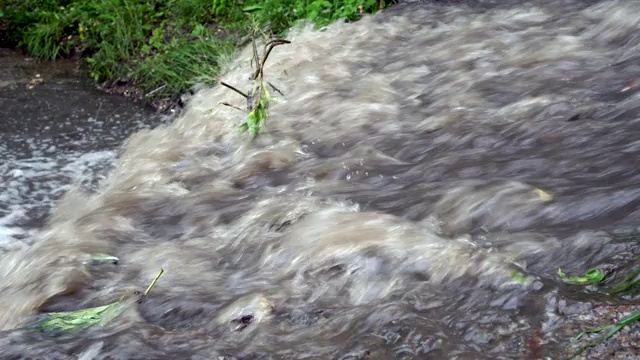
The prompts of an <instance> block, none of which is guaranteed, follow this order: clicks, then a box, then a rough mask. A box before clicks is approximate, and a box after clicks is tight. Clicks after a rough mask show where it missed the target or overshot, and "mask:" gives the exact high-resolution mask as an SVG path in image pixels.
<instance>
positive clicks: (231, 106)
mask: <svg viewBox="0 0 640 360" xmlns="http://www.w3.org/2000/svg"><path fill="white" fill-rule="evenodd" d="M220 104H222V105H225V106H228V107H230V108H234V109H236V110H240V111H242V112H246V111H245V110H244V109H242V108H241V107H239V106H236V105H233V104H229V103H228V102H221V103H220Z"/></svg>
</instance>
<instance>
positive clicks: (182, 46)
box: [0, 0, 395, 100]
mask: <svg viewBox="0 0 640 360" xmlns="http://www.w3.org/2000/svg"><path fill="white" fill-rule="evenodd" d="M394 2H395V1H379V0H338V1H326V0H315V1H310V0H264V1H258V0H244V1H243V0H239V1H233V0H0V9H2V13H1V14H0V17H1V19H2V22H3V31H4V32H5V36H6V37H8V38H9V39H8V40H9V42H10V43H11V44H12V45H13V46H16V47H19V48H22V49H24V50H26V51H27V52H28V53H29V54H31V55H32V56H35V57H38V58H41V59H49V60H55V59H58V58H62V57H70V56H78V57H81V58H84V59H85V60H86V62H87V64H88V67H89V72H90V75H91V77H92V78H93V79H94V80H95V81H96V82H99V83H102V84H103V85H106V86H107V87H109V86H111V85H115V84H126V85H127V86H129V87H135V88H137V89H139V90H140V91H141V92H142V93H144V94H145V95H146V96H145V97H146V98H147V99H149V100H152V99H154V98H166V97H177V96H178V95H179V94H180V93H182V92H184V91H185V90H187V89H188V88H189V87H190V86H192V85H193V84H195V83H196V82H205V83H207V82H211V83H212V82H213V81H214V80H215V79H216V78H217V77H218V75H219V71H220V62H221V60H222V59H224V58H226V57H227V56H229V55H231V54H232V53H233V52H234V48H235V46H236V45H239V44H240V43H242V42H243V41H245V40H243V39H246V38H247V35H248V28H250V27H251V26H254V27H257V28H258V30H260V31H261V32H266V33H270V34H272V35H279V36H282V35H284V34H285V33H286V32H287V30H288V29H289V28H291V27H292V26H295V25H296V24H297V23H299V22H300V21H311V22H313V23H315V24H316V25H317V26H318V27H320V26H324V25H327V24H329V23H331V22H333V21H336V20H338V19H346V20H347V21H353V20H357V19H358V18H360V17H361V16H362V15H363V14H365V13H372V12H375V11H377V10H378V9H380V8H384V7H387V6H389V5H391V4H392V3H394ZM248 15H249V16H248ZM223 39H224V40H223Z"/></svg>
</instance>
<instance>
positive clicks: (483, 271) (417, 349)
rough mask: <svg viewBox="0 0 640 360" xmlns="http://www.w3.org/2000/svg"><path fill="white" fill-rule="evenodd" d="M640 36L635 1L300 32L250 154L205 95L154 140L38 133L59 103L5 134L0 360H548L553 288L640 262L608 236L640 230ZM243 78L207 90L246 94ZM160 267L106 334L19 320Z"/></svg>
mask: <svg viewBox="0 0 640 360" xmlns="http://www.w3.org/2000/svg"><path fill="white" fill-rule="evenodd" d="M639 29H640V2H636V1H623V0H608V1H577V0H576V1H573V0H534V1H528V2H521V1H511V2H510V1H468V2H462V1H460V2H457V1H444V2H439V1H432V2H418V3H413V4H402V5H397V6H395V7H393V8H391V9H389V10H385V11H382V12H380V13H378V14H376V15H374V16H368V17H365V18H364V19H362V20H360V21H358V22H356V23H351V24H345V23H337V24H333V25H331V26H329V27H327V28H325V29H322V30H320V31H312V29H305V30H298V31H293V32H292V33H291V34H290V35H289V40H291V44H288V45H282V46H279V47H277V48H275V49H274V50H273V52H272V53H271V55H270V57H269V59H268V62H267V66H266V68H265V76H266V78H267V80H269V81H270V82H271V83H272V84H273V85H275V86H276V87H277V88H278V89H279V90H281V91H282V93H283V96H282V98H283V101H281V102H278V103H274V104H273V105H272V107H271V112H270V117H269V120H268V122H267V129H266V131H265V132H264V133H263V134H262V135H260V136H259V137H258V138H257V139H256V140H255V141H253V142H251V141H249V139H248V138H247V137H246V136H244V135H241V134H239V132H238V131H237V127H238V125H239V124H240V123H241V122H242V121H243V120H244V117H245V116H246V115H245V114H243V113H242V112H240V111H238V110H236V109H233V108H231V107H227V106H223V105H221V102H228V103H232V104H235V105H237V106H244V104H243V99H242V98H240V97H239V96H238V95H237V94H235V93H234V92H232V91H230V90H229V89H227V88H225V87H222V86H215V87H210V88H201V89H199V90H198V91H196V92H195V93H194V94H192V95H191V96H190V98H189V99H188V101H187V105H186V107H185V109H184V110H183V111H182V112H180V113H179V114H178V115H176V116H175V117H173V118H171V119H170V121H169V122H166V123H161V124H160V125H158V126H156V127H153V128H152V129H151V128H149V129H144V128H145V127H148V126H150V125H154V126H155V125H156V124H158V123H159V120H158V119H157V118H154V117H150V116H148V115H143V114H142V113H137V112H135V109H134V110H131V112H130V113H127V114H125V115H124V117H122V116H121V119H120V121H121V122H126V123H127V124H129V125H128V126H126V127H125V126H123V127H119V125H118V122H117V121H118V119H114V118H111V117H109V116H108V115H107V114H105V112H102V113H98V112H97V111H96V113H95V114H86V115H82V114H81V115H78V116H81V117H82V116H84V117H86V118H89V117H90V118H91V119H92V121H90V122H87V124H88V125H87V127H86V128H77V126H74V125H73V121H68V122H58V121H57V119H53V118H51V117H49V118H47V113H52V112H54V113H56V112H57V113H58V114H60V111H64V109H65V107H64V106H63V107H62V108H61V109H58V110H55V109H54V110H52V109H51V108H50V107H49V108H47V109H43V110H42V113H25V114H21V115H20V117H18V118H17V123H16V124H13V125H11V124H9V125H8V124H7V123H2V124H0V126H3V127H7V129H6V130H5V129H3V131H4V133H3V135H2V136H3V137H4V138H3V143H2V144H0V153H2V154H3V157H4V160H3V163H2V164H1V165H0V180H1V181H2V183H3V188H2V190H1V191H0V206H1V207H0V210H1V211H2V213H1V215H2V217H1V218H0V226H1V227H0V229H1V231H0V245H2V247H3V248H4V255H3V258H2V261H1V262H0V329H1V330H3V334H2V337H1V339H0V357H2V358H7V359H19V358H33V359H44V358H47V359H76V358H79V359H235V358H237V359H445V358H447V359H484V358H500V359H524V358H532V359H533V358H535V359H537V358H545V357H548V358H553V359H558V358H566V349H565V348H564V345H565V343H566V342H567V341H568V340H569V339H570V337H571V336H573V335H575V331H576V329H577V327H580V326H583V325H581V324H578V325H576V320H575V318H572V317H571V316H570V315H572V314H573V313H580V312H582V313H584V312H585V311H587V310H589V309H590V308H589V306H590V305H588V304H585V303H584V302H580V301H577V302H575V301H576V300H575V294H572V293H571V291H568V290H567V287H566V286H564V285H563V284H562V283H561V282H560V281H559V280H558V277H557V274H556V272H557V270H558V268H562V269H563V270H565V271H566V272H571V273H582V272H584V271H585V270H587V269H589V268H591V267H594V266H601V267H608V268H616V267H620V266H622V265H624V264H626V263H627V262H629V261H630V259H632V258H633V257H634V256H636V255H637V254H638V253H639V252H640V249H638V246H637V244H636V241H635V240H629V239H627V240H620V239H618V238H616V237H615V236H613V235H612V233H613V232H614V231H618V230H619V229H625V228H628V227H633V226H636V225H637V224H638V222H639V220H640V219H639V218H640V190H639V189H638V184H639V181H640V172H638V170H637V168H636V167H637V166H638V160H637V158H635V156H636V155H637V154H638V151H640V140H639V139H640V105H639V104H640V102H639V100H640V92H639V91H638V90H639V89H640V87H638V84H640V82H638V80H640V63H639V62H638V61H639V60H640V32H639V31H638V30H639ZM250 58H251V51H250V49H249V48H247V49H245V50H244V51H242V52H241V53H240V54H238V56H237V57H236V59H235V60H234V61H233V62H231V63H230V64H229V65H228V68H227V71H226V72H225V73H224V74H223V76H222V80H223V81H225V82H226V83H229V84H233V85H234V86H236V87H239V88H241V89H245V90H247V89H249V88H250V86H251V82H250V81H249V79H248V78H249V75H250V74H251V68H250ZM51 91H52V92H53V93H52V94H50V95H48V97H49V98H51V97H53V96H64V98H65V99H68V101H67V102H66V106H67V107H68V108H72V107H73V103H72V102H73V101H78V102H85V101H90V99H89V98H87V95H86V94H84V93H78V94H77V95H76V94H73V93H68V92H67V93H64V94H62V95H56V90H55V88H52V90H51ZM276 95H277V94H276ZM2 96H9V95H7V94H5V93H3V95H2ZM25 101H38V99H37V98H33V99H31V98H29V99H26V100H25ZM50 102H51V101H50V100H49V101H48V102H47V101H43V103H42V106H43V107H47V106H48V105H47V104H49V103H50ZM62 103H63V104H64V102H62ZM92 108H94V109H100V108H101V105H99V104H95V105H94V106H93V107H92ZM132 109H133V108H132ZM0 111H2V110H1V109H0ZM107 113H108V112H107ZM5 116H7V117H10V114H9V115H5ZM30 116H36V117H38V118H40V119H42V122H41V124H42V126H43V128H42V129H41V130H42V133H38V134H39V135H36V136H34V135H33V132H26V133H24V134H23V132H21V131H19V130H18V129H19V128H20V126H21V122H22V120H21V119H23V118H24V119H27V118H29V117H30ZM13 118H16V117H15V116H13ZM24 122H25V123H27V121H26V120H24ZM132 123H133V124H139V125H136V126H131V124H132ZM45 126H46V128H45ZM55 126H60V127H62V128H64V129H63V130H60V131H59V132H52V131H51V128H54V127H55ZM120 128H122V129H127V130H126V131H125V130H122V131H120V132H118V131H115V134H116V135H117V136H114V135H113V134H114V129H120ZM131 131H135V132H134V133H133V134H131V136H129V133H130V132H131ZM54 133H55V134H54ZM42 134H53V135H50V136H49V135H47V136H45V135H42ZM58 134H66V135H65V137H64V140H60V141H57V140H56V138H55V137H56V136H58ZM74 135H76V137H75V138H74V137H73V136H74ZM69 136H71V138H69ZM110 137H111V139H110ZM125 138H126V141H125V142H124V144H123V145H122V146H121V147H118V146H117V144H118V142H119V141H121V140H123V139H125ZM97 253H103V254H110V255H112V256H116V257H118V258H119V259H120V261H119V263H118V264H117V265H111V264H102V265H91V263H90V262H88V261H87V260H88V258H89V256H90V255H91V254H97ZM161 268H162V269H164V271H165V272H164V274H163V275H162V277H161V278H160V280H159V281H158V283H157V285H156V286H155V288H154V289H153V292H152V294H151V295H150V296H148V297H147V298H146V299H145V300H144V301H143V302H142V303H141V304H139V305H136V306H133V307H132V308H131V309H129V311H127V312H125V313H124V314H123V315H121V316H120V317H118V318H117V319H116V320H114V322H113V323H110V324H109V325H108V326H106V327H101V328H97V329H93V330H90V331H85V332H82V333H81V334H75V335H72V336H67V337H55V338H54V337H50V336H48V335H46V334H39V333H37V332H35V331H34V330H33V328H31V327H30V326H29V324H30V321H31V320H32V319H33V318H34V317H36V316H37V314H38V313H39V312H43V311H52V310H75V309H80V308H84V307H89V306H98V305H104V304H107V303H109V302H111V301H114V300H117V299H119V298H121V297H123V296H125V297H126V296H129V295H130V294H132V293H133V292H134V290H140V289H144V287H146V285H147V284H148V283H149V282H150V281H151V279H153V277H154V276H155V274H156V273H157V272H158V271H159V269H161ZM514 270H518V271H521V272H523V273H526V274H528V275H529V276H531V279H533V280H532V282H531V283H530V284H529V286H522V285H521V284H519V283H518V282H517V281H515V280H514V279H513V277H512V273H513V271H514ZM573 302H575V305H576V306H573V307H570V306H566V304H573ZM559 304H560V305H559ZM585 309H586V310H585Z"/></svg>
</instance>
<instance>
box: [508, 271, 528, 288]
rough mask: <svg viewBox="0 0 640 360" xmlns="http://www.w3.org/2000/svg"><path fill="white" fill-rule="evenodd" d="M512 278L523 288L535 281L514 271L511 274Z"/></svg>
mask: <svg viewBox="0 0 640 360" xmlns="http://www.w3.org/2000/svg"><path fill="white" fill-rule="evenodd" d="M511 278H512V279H513V280H514V281H515V282H517V283H518V284H520V285H522V286H529V285H531V283H532V282H533V279H532V278H531V277H530V276H528V275H527V274H523V273H521V272H519V271H513V272H512V273H511Z"/></svg>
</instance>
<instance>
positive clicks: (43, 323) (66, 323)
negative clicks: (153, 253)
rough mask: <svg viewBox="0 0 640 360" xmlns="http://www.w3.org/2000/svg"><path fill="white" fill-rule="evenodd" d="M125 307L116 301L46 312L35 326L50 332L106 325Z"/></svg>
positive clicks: (73, 330) (148, 290)
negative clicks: (83, 307) (73, 309)
mask: <svg viewBox="0 0 640 360" xmlns="http://www.w3.org/2000/svg"><path fill="white" fill-rule="evenodd" d="M163 273H164V270H163V269H160V272H159V273H158V275H156V277H155V278H154V279H153V281H152V282H151V284H149V286H148V287H147V290H146V291H145V292H144V294H143V295H142V297H145V296H147V295H149V292H151V289H153V287H154V286H155V284H156V282H157V281H158V279H159V278H160V276H161V275H162V274H163ZM126 307H127V304H126V303H124V302H121V301H117V302H114V303H111V304H107V305H103V306H98V307H93V308H88V309H81V310H76V311H64V312H52V313H46V314H43V315H42V316H41V318H40V319H38V320H37V327H38V328H39V329H40V330H41V331H43V332H46V333H50V334H58V333H69V332H75V331H80V330H86V329H88V328H90V327H92V326H94V325H97V324H102V325H107V324H108V323H110V322H111V321H112V320H113V319H115V318H116V317H118V316H119V315H120V314H122V312H123V311H124V309H125V308H126Z"/></svg>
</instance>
